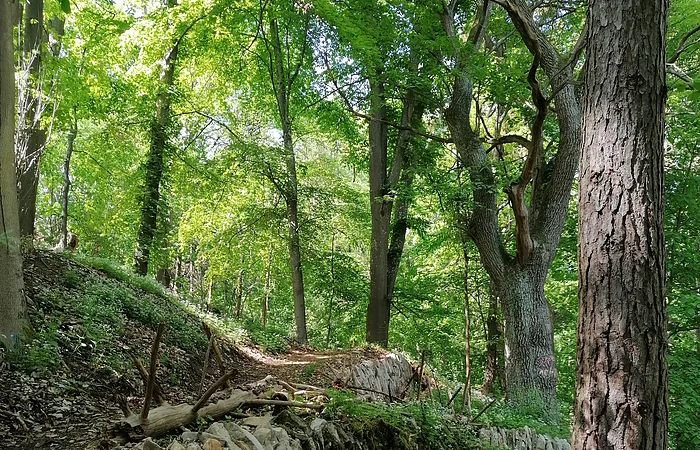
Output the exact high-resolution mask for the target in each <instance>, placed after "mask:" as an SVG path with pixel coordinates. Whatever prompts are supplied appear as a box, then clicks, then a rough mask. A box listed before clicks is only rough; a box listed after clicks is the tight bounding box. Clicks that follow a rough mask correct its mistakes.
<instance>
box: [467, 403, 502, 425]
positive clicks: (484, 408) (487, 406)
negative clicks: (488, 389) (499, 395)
mask: <svg viewBox="0 0 700 450" xmlns="http://www.w3.org/2000/svg"><path fill="white" fill-rule="evenodd" d="M494 403H496V399H495V398H494V399H493V400H491V403H489V404H488V405H486V406H484V407H483V408H481V411H479V414H477V415H476V416H474V418H473V419H472V423H474V422H476V419H478V418H479V417H481V415H482V414H483V413H485V412H486V410H487V409H489V408H490V407H491V405H493V404H494Z"/></svg>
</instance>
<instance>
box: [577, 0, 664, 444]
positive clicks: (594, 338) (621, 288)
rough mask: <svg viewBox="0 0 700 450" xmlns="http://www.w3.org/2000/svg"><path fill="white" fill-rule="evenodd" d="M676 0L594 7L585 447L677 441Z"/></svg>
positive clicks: (585, 211)
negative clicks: (671, 226) (670, 126)
mask: <svg viewBox="0 0 700 450" xmlns="http://www.w3.org/2000/svg"><path fill="white" fill-rule="evenodd" d="M667 8H668V1H667V0H644V1H642V0H622V1H616V2H605V1H601V0H597V1H592V2H590V3H589V7H588V20H587V21H588V48H587V62H586V69H585V70H586V85H585V94H584V108H583V151H582V156H581V177H580V187H579V219H578V226H579V235H578V236H579V237H578V244H579V252H578V263H579V290H578V299H579V318H578V329H577V337H578V343H577V349H576V362H577V369H576V401H575V403H574V427H573V446H574V449H576V450H584V449H585V450H588V449H613V450H622V449H624V450H656V449H658V450H662V449H666V448H667V445H668V437H667V428H668V372H667V370H668V369H667V361H666V351H667V339H668V337H667V320H668V318H667V312H666V301H665V262H664V256H665V255H664V232H663V231H664V229H663V224H664V214H663V213H664V211H663V189H664V188H663V174H664V172H663V150H664V106H665V98H666V78H665V30H666V14H667Z"/></svg>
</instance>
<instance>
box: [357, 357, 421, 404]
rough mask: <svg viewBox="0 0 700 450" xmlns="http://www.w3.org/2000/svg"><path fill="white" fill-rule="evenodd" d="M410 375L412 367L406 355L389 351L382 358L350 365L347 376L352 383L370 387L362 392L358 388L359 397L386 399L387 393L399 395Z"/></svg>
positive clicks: (394, 395) (411, 375)
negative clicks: (348, 375)
mask: <svg viewBox="0 0 700 450" xmlns="http://www.w3.org/2000/svg"><path fill="white" fill-rule="evenodd" d="M412 377H413V369H412V368H411V364H410V363H409V362H408V360H407V359H406V357H405V356H404V355H402V354H401V353H389V354H387V355H386V356H385V357H384V358H382V359H371V360H366V361H362V362H361V363H359V364H356V365H355V366H353V367H352V369H351V373H350V377H349V378H350V380H351V384H352V385H354V386H357V387H360V388H367V389H370V391H364V392H363V391H362V390H359V391H358V397H359V398H365V399H370V400H386V399H387V398H388V396H389V395H391V396H393V397H400V396H401V395H402V394H403V390H404V389H405V388H406V386H407V385H408V381H409V380H410V379H411V378H412ZM372 391H374V392H372ZM377 392H381V393H384V394H386V395H382V394H378V393H377Z"/></svg>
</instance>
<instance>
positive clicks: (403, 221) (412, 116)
mask: <svg viewBox="0 0 700 450" xmlns="http://www.w3.org/2000/svg"><path fill="white" fill-rule="evenodd" d="M416 95H417V94H416V93H415V92H414V91H413V90H412V89H409V91H408V92H407V93H406V96H405V98H404V100H403V111H402V114H401V125H402V126H403V127H405V128H409V127H410V128H412V129H417V128H418V127H419V126H420V124H421V122H422V121H423V112H424V111H425V105H424V104H423V103H422V102H420V101H418V100H417V99H416ZM418 151H419V149H418V148H417V144H416V142H415V138H414V136H413V132H412V131H411V130H408V129H402V130H401V131H399V136H398V139H397V140H396V146H395V147H394V155H393V157H392V159H391V168H390V170H389V179H388V182H389V186H390V188H391V189H392V190H393V191H394V195H395V197H396V198H395V200H394V203H395V204H394V205H393V216H394V221H393V222H394V223H393V225H392V227H391V241H390V242H389V248H388V250H387V251H388V255H387V281H386V292H387V302H388V303H389V305H390V306H391V302H392V300H393V298H394V288H395V286H396V277H397V276H398V273H399V265H400V264H401V256H402V255H403V249H404V245H405V244H406V231H407V230H408V208H409V206H410V205H411V196H410V195H408V192H407V191H409V190H410V188H411V186H412V185H413V179H414V178H415V174H416V167H415V166H416V161H417V157H418V155H417V154H416V153H417V152H418ZM389 207H390V208H392V205H391V204H390V205H389Z"/></svg>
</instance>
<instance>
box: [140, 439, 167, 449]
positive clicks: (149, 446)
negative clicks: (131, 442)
mask: <svg viewBox="0 0 700 450" xmlns="http://www.w3.org/2000/svg"><path fill="white" fill-rule="evenodd" d="M141 446H142V448H143V450H163V447H161V446H160V445H158V444H156V443H155V442H153V439H151V438H146V440H145V441H143V442H141Z"/></svg>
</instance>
